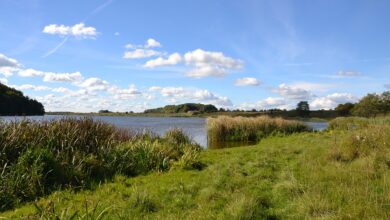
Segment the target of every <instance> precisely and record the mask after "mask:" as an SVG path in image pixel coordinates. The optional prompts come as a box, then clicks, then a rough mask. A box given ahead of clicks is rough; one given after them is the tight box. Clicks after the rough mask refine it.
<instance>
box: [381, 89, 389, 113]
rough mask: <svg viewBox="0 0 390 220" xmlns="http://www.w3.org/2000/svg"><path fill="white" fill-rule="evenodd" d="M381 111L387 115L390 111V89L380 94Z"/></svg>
mask: <svg viewBox="0 0 390 220" xmlns="http://www.w3.org/2000/svg"><path fill="white" fill-rule="evenodd" d="M380 105H381V112H382V113H383V114H385V115H387V113H388V112H389V111H390V91H386V92H383V93H382V94H381V95H380Z"/></svg>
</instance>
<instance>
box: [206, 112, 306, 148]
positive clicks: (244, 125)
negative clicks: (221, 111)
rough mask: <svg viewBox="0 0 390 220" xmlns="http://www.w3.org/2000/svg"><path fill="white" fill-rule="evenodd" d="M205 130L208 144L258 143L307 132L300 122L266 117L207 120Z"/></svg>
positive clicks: (221, 117) (225, 117) (226, 117)
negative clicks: (273, 136)
mask: <svg viewBox="0 0 390 220" xmlns="http://www.w3.org/2000/svg"><path fill="white" fill-rule="evenodd" d="M207 128H208V140H209V142H220V141H259V140H261V139H262V138H264V137H267V136H269V135H274V134H282V135H286V134H292V133H295V132H302V131H308V130H309V127H308V126H307V125H305V124H304V123H302V122H299V121H292V120H285V119H282V118H271V117H268V116H260V117H254V118H246V117H228V116H219V117H217V118H208V119H207Z"/></svg>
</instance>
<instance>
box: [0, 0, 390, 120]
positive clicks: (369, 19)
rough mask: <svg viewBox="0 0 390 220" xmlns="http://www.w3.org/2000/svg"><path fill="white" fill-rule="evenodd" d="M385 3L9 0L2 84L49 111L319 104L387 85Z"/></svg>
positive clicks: (2, 34)
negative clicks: (194, 105)
mask: <svg viewBox="0 0 390 220" xmlns="http://www.w3.org/2000/svg"><path fill="white" fill-rule="evenodd" d="M389 8H390V1H388V0H365V1H362V0H343V1H339V0H294V1H289V0H283V1H282V0H239V1H238V0H164V1H156V0H155V1H152V0H143V1H135V0H93V1H92V0H83V1H75V0H67V1H53V0H0V82H1V83H3V84H6V85H8V86H11V87H14V88H16V89H19V90H21V91H23V93H24V94H25V95H28V96H29V97H31V98H34V99H37V100H38V101H40V102H42V103H43V104H44V106H45V109H46V111H73V112H95V111H98V110H101V109H108V110H110V111H121V112H123V111H135V112H140V111H143V110H145V109H149V108H155V107H160V106H164V105H168V104H180V103H186V102H193V103H204V104H213V105H216V106H217V107H219V108H227V109H237V108H238V109H245V110H250V109H257V110H260V109H271V108H281V109H292V108H295V107H296V104H297V103H298V102H299V101H308V102H309V104H310V107H311V109H331V108H334V107H335V106H337V105H338V104H340V103H345V102H356V101H358V100H359V99H360V98H361V97H363V96H364V95H366V94H367V93H381V92H383V91H387V90H390V38H389V36H390V13H388V10H389Z"/></svg>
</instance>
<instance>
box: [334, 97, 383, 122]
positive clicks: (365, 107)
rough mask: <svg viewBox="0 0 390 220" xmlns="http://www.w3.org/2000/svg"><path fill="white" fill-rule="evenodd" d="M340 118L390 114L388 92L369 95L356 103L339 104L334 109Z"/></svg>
mask: <svg viewBox="0 0 390 220" xmlns="http://www.w3.org/2000/svg"><path fill="white" fill-rule="evenodd" d="M335 110H336V112H337V113H338V114H339V115H341V116H349V115H354V116H361V117H375V116H378V115H387V113H389V112H390V91H386V92H383V93H381V94H376V93H369V94H367V95H366V96H364V97H363V98H362V99H360V100H359V102H357V103H345V104H339V105H338V106H337V107H336V108H335Z"/></svg>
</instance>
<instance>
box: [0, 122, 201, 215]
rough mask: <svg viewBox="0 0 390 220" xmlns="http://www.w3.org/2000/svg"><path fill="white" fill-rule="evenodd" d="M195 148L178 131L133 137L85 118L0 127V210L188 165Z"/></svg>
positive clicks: (193, 160) (125, 131)
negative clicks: (110, 180)
mask: <svg viewBox="0 0 390 220" xmlns="http://www.w3.org/2000/svg"><path fill="white" fill-rule="evenodd" d="M199 150H200V147H199V146H198V145H196V144H194V143H193V142H192V141H191V140H190V139H189V138H188V137H187V136H186V135H185V134H183V133H182V132H181V131H180V130H172V131H169V132H168V133H167V134H166V135H165V136H164V137H158V136H155V135H152V134H135V133H131V132H130V131H128V130H122V129H118V128H116V127H114V126H112V125H109V124H105V123H103V122H98V121H93V120H92V119H89V118H83V119H72V118H65V119H61V120H57V121H49V122H33V121H21V122H10V123H5V122H2V123H0V177H1V181H0V211H1V210H5V209H9V208H12V207H14V206H15V205H17V204H20V203H21V202H24V201H31V200H35V199H36V198H38V197H40V196H43V195H46V194H48V193H50V192H52V191H55V190H58V189H60V188H64V187H65V188H80V187H87V186H89V185H90V184H91V183H93V182H94V181H100V180H105V179H108V178H111V177H112V176H114V175H115V174H123V175H127V176H134V175H138V174H144V173H147V172H149V171H152V170H156V171H163V170H166V169H169V168H170V167H172V166H173V165H178V166H181V167H191V166H192V165H193V164H195V162H196V155H197V152H198V151H199Z"/></svg>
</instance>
